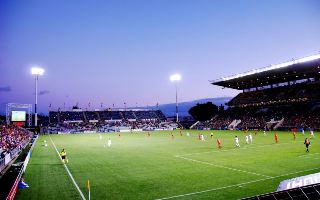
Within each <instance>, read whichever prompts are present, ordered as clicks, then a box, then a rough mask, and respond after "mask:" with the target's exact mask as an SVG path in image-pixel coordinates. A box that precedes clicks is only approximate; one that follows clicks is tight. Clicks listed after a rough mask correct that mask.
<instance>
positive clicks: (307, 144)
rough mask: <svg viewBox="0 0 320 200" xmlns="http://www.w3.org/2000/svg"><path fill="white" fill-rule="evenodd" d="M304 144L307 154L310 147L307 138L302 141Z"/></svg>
mask: <svg viewBox="0 0 320 200" xmlns="http://www.w3.org/2000/svg"><path fill="white" fill-rule="evenodd" d="M304 144H305V145H306V149H307V150H306V152H308V153H309V146H310V140H308V138H306V139H305V140H304Z"/></svg>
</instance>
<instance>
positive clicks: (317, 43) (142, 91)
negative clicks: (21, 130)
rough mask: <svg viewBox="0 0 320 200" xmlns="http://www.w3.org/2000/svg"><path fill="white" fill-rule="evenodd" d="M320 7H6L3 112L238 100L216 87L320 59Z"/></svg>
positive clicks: (0, 48)
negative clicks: (238, 76)
mask: <svg viewBox="0 0 320 200" xmlns="http://www.w3.org/2000/svg"><path fill="white" fill-rule="evenodd" d="M319 11H320V1H317V0H313V1H312V0H310V1H308V0H306V1H301V0H298V1H295V0H281V1H279V0H268V1H258V0H254V1H247V0H243V1H237V0H234V1H227V0H223V1H222V0H220V1H214V0H207V1H206V0H192V1H191V0H145V1H135V0H127V1H123V0H114V1H108V0H101V1H89V0H88V1H83V0H68V1H65V0H45V1H44V0H28V1H26V0H15V1H12V0H1V1H0V109H1V111H4V104H5V103H6V102H20V103H33V102H34V100H33V99H34V96H33V93H34V92H33V90H34V79H33V77H32V76H31V74H30V68H31V66H33V65H38V66H42V67H43V68H45V70H46V73H45V75H44V76H43V77H41V78H40V80H39V81H40V82H39V84H40V85H39V90H40V91H42V95H40V97H39V102H40V112H44V111H46V110H47V107H48V105H49V104H50V103H52V107H53V108H57V107H63V103H64V102H66V106H67V107H70V106H71V105H74V104H75V103H76V102H79V104H80V106H82V107H86V106H87V104H88V102H91V107H99V106H100V103H101V102H103V103H104V105H105V106H112V104H115V105H116V106H122V105H123V102H127V104H128V106H130V105H131V106H135V104H136V103H137V104H138V105H140V106H145V105H147V104H148V105H155V104H156V103H157V102H158V103H159V104H162V103H168V102H173V101H175V99H174V98H175V96H174V94H175V93H174V91H175V90H174V85H173V84H172V83H171V82H170V81H169V76H170V74H172V73H176V72H179V73H180V74H181V75H182V81H181V82H180V83H179V93H180V94H179V101H188V100H194V99H198V98H205V97H221V96H234V95H235V94H237V91H233V90H226V89H225V90H221V88H219V87H215V86H212V85H210V84H209V82H208V80H212V79H217V78H220V77H221V76H227V75H232V74H235V73H239V72H244V71H248V70H250V69H253V68H260V67H264V66H267V65H269V64H275V63H279V62H283V61H287V60H290V59H291V58H299V57H303V56H307V55H311V54H315V53H318V52H319V51H320V37H319V36H320V23H319V19H320V12H319Z"/></svg>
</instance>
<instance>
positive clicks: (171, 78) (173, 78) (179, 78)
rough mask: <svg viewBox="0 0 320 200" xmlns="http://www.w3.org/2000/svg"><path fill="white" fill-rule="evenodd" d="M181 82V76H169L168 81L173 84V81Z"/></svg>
mask: <svg viewBox="0 0 320 200" xmlns="http://www.w3.org/2000/svg"><path fill="white" fill-rule="evenodd" d="M180 80H181V75H180V74H174V75H171V76H170V81H171V82H174V81H180Z"/></svg>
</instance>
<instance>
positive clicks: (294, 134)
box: [293, 131, 297, 140]
mask: <svg viewBox="0 0 320 200" xmlns="http://www.w3.org/2000/svg"><path fill="white" fill-rule="evenodd" d="M296 136H297V132H295V131H293V140H296Z"/></svg>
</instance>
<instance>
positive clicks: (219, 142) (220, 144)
mask: <svg viewBox="0 0 320 200" xmlns="http://www.w3.org/2000/svg"><path fill="white" fill-rule="evenodd" d="M217 145H218V149H221V148H222V143H221V140H220V139H217Z"/></svg>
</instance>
